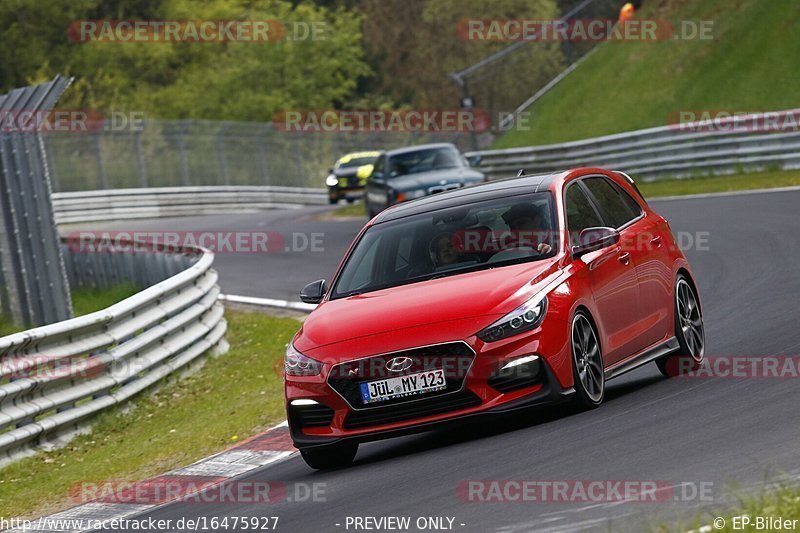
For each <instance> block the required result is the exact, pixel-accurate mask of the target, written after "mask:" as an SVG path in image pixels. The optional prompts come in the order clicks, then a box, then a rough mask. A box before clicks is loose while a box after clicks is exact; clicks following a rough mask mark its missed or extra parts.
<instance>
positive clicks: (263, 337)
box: [0, 311, 299, 517]
mask: <svg viewBox="0 0 800 533" xmlns="http://www.w3.org/2000/svg"><path fill="white" fill-rule="evenodd" d="M225 316H226V318H227V320H228V333H227V339H228V342H229V343H230V345H231V349H230V351H229V352H228V353H227V354H225V355H223V356H221V357H218V358H210V359H209V360H208V361H207V362H206V364H205V365H204V366H203V367H202V368H201V369H200V370H199V371H198V372H196V373H194V374H193V375H191V376H189V377H186V378H184V379H176V378H174V377H173V378H170V379H169V380H168V381H167V382H166V383H165V384H164V386H162V387H161V388H160V389H159V390H158V391H157V392H156V393H154V394H149V395H148V394H145V395H141V396H139V397H138V398H136V399H135V400H134V401H133V402H131V403H129V404H128V405H127V406H126V407H125V408H124V410H123V409H114V410H111V411H108V412H106V413H103V414H102V415H100V416H99V417H98V418H97V419H96V421H95V424H94V425H93V429H92V432H91V433H90V434H86V435H80V436H78V437H76V438H75V439H73V440H72V441H71V442H70V443H69V445H68V446H66V447H63V448H60V449H57V450H53V451H49V452H40V453H39V454H37V455H36V456H33V457H29V458H26V459H23V460H21V461H17V462H15V463H12V464H10V465H7V466H5V467H4V468H2V469H0V516H6V517H8V516H38V515H42V514H45V513H49V512H53V511H55V510H58V509H62V508H66V507H69V506H70V505H72V504H73V502H72V501H71V500H70V496H69V491H70V487H72V486H74V485H75V484H76V483H79V482H81V481H91V482H99V481H103V480H110V479H117V480H141V479H146V478H148V477H153V476H156V475H158V474H162V473H164V472H165V471H168V470H171V469H174V468H177V467H179V466H182V465H187V464H190V463H192V462H193V461H196V460H198V459H201V458H203V457H206V456H208V455H210V454H212V453H214V452H217V451H219V450H221V449H224V448H226V447H227V446H229V445H230V444H233V443H235V442H236V441H237V440H241V439H244V438H246V437H249V436H251V435H254V434H256V433H258V432H259V431H261V430H263V429H265V428H267V427H269V426H270V425H272V424H274V423H276V422H278V421H279V420H281V419H283V417H284V411H283V394H282V391H281V389H282V381H281V377H280V368H281V364H282V361H283V353H284V349H285V345H286V344H287V343H288V342H289V341H290V340H291V338H292V335H293V334H294V332H295V331H296V330H297V329H298V327H299V324H298V322H297V320H295V319H291V318H276V317H271V316H266V315H261V314H256V313H244V312H237V311H226V313H225Z"/></svg>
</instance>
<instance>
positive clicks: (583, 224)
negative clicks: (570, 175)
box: [564, 183, 605, 246]
mask: <svg viewBox="0 0 800 533" xmlns="http://www.w3.org/2000/svg"><path fill="white" fill-rule="evenodd" d="M564 202H565V207H566V211H567V230H568V231H569V235H570V243H571V244H572V245H573V246H574V245H576V244H577V243H578V237H580V234H581V231H582V230H584V229H586V228H593V227H597V226H604V225H605V224H603V221H602V220H600V217H599V216H598V215H597V212H596V211H595V209H594V206H592V203H591V202H590V201H589V197H588V196H586V193H585V192H583V189H582V188H581V187H580V186H579V185H578V184H577V183H573V184H572V185H570V186H569V187H567V194H566V197H565V198H564Z"/></svg>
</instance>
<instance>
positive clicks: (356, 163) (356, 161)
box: [336, 156, 375, 168]
mask: <svg viewBox="0 0 800 533" xmlns="http://www.w3.org/2000/svg"><path fill="white" fill-rule="evenodd" d="M374 162H375V157H374V156H370V157H354V158H353V159H348V160H347V161H340V162H339V164H338V165H336V168H353V167H360V166H362V165H371V164H372V163H374Z"/></svg>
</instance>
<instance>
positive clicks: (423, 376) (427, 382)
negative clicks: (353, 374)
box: [361, 369, 447, 403]
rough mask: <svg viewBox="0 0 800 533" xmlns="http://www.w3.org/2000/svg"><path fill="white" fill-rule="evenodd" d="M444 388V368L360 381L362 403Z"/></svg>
mask: <svg viewBox="0 0 800 533" xmlns="http://www.w3.org/2000/svg"><path fill="white" fill-rule="evenodd" d="M446 388H447V381H446V380H445V379H444V370H442V369H436V370H429V371H427V372H419V373H417V374H409V375H407V376H399V377H396V378H389V379H381V380H378V381H365V382H363V383H361V399H362V400H364V403H375V402H382V401H386V400H392V399H394V398H402V397H404V396H416V395H417V394H425V393H427V392H434V391H438V390H444V389H446Z"/></svg>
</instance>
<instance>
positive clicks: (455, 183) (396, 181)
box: [364, 143, 486, 218]
mask: <svg viewBox="0 0 800 533" xmlns="http://www.w3.org/2000/svg"><path fill="white" fill-rule="evenodd" d="M483 181H486V178H485V176H484V175H483V173H481V172H479V171H478V170H475V169H474V168H471V167H470V163H469V162H468V161H467V159H466V157H464V156H463V155H462V154H461V152H459V151H458V148H456V147H455V146H454V145H452V144H449V143H439V144H423V145H419V146H410V147H406V148H398V149H396V150H390V151H388V152H384V153H382V154H381V155H380V156H378V159H377V160H376V161H375V166H374V168H373V169H372V173H371V174H370V176H369V178H368V179H367V186H366V188H365V191H364V206H365V209H366V212H367V216H368V217H370V218H372V217H374V216H375V215H376V214H378V213H380V212H381V211H383V210H384V209H386V208H387V207H389V206H391V205H394V204H399V203H400V202H405V201H406V200H413V199H414V198H421V197H423V196H428V195H430V194H435V193H437V192H442V191H449V190H451V189H458V188H460V187H464V186H465V185H472V184H473V183H480V182H483Z"/></svg>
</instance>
